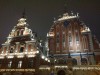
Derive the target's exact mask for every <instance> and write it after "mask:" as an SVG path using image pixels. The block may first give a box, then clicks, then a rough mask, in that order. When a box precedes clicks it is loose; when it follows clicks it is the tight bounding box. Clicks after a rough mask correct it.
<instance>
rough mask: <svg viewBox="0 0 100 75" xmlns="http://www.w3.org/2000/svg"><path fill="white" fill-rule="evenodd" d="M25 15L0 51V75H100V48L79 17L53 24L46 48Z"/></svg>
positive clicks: (69, 17) (62, 19)
mask: <svg viewBox="0 0 100 75" xmlns="http://www.w3.org/2000/svg"><path fill="white" fill-rule="evenodd" d="M28 26H29V25H28V24H27V22H26V18H25V13H23V16H22V17H21V18H20V19H19V20H18V24H17V26H14V28H13V29H12V31H11V32H10V34H9V35H8V37H7V41H6V42H5V43H3V44H2V47H1V49H0V75H100V58H99V57H100V44H99V42H98V40H97V39H96V37H95V36H93V35H92V34H91V30H90V29H89V27H87V26H86V25H85V24H84V23H83V22H82V21H81V20H80V18H79V16H78V14H77V15H73V13H71V15H69V14H68V13H65V14H63V16H62V17H60V18H58V19H57V20H54V23H53V25H52V26H51V28H50V30H49V32H48V33H47V40H46V42H45V46H42V40H40V39H38V37H37V34H36V33H35V32H32V30H31V29H30V28H28Z"/></svg>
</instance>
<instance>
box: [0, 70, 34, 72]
mask: <svg viewBox="0 0 100 75" xmlns="http://www.w3.org/2000/svg"><path fill="white" fill-rule="evenodd" d="M5 71H6V72H7V71H8V72H9V71H12V72H13V71H20V72H28V71H32V72H35V69H0V72H5Z"/></svg>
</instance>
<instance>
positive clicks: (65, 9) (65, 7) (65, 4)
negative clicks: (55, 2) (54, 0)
mask: <svg viewBox="0 0 100 75" xmlns="http://www.w3.org/2000/svg"><path fill="white" fill-rule="evenodd" d="M66 12H67V1H66V0H65V2H64V13H66Z"/></svg>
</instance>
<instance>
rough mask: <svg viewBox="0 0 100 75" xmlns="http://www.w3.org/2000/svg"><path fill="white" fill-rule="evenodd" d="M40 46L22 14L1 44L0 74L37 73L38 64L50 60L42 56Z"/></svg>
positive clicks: (22, 74)
mask: <svg viewBox="0 0 100 75" xmlns="http://www.w3.org/2000/svg"><path fill="white" fill-rule="evenodd" d="M41 47H42V45H41V42H40V41H38V38H37V34H36V33H35V32H32V30H31V29H29V28H28V24H27V22H26V18H25V16H24V14H23V17H22V18H20V19H19V20H18V24H17V26H14V28H13V29H12V31H11V32H10V34H9V36H8V37H7V41H6V42H5V43H3V44H2V48H1V50H0V75H28V74H29V75H38V69H39V66H40V64H45V63H48V62H50V60H48V58H46V57H45V56H43V53H42V52H41V50H40V48H41ZM43 57H44V58H43Z"/></svg>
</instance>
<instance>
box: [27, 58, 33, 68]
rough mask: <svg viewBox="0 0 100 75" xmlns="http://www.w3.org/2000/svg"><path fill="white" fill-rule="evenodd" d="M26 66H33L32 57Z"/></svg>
mask: <svg viewBox="0 0 100 75" xmlns="http://www.w3.org/2000/svg"><path fill="white" fill-rule="evenodd" d="M28 67H29V68H32V67H33V60H32V59H30V60H29V64H28Z"/></svg>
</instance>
